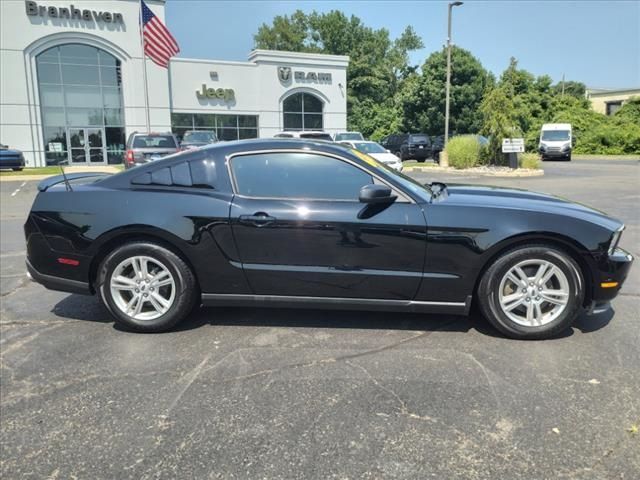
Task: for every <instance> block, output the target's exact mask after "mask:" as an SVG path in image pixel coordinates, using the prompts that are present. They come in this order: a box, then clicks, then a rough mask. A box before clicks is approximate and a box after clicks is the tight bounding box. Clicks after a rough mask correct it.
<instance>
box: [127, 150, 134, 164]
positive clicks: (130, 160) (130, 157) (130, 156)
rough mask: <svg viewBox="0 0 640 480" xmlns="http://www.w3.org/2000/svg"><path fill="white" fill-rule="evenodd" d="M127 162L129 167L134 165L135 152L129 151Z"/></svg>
mask: <svg viewBox="0 0 640 480" xmlns="http://www.w3.org/2000/svg"><path fill="white" fill-rule="evenodd" d="M126 160H127V163H128V164H129V165H133V162H134V160H133V150H127V155H126Z"/></svg>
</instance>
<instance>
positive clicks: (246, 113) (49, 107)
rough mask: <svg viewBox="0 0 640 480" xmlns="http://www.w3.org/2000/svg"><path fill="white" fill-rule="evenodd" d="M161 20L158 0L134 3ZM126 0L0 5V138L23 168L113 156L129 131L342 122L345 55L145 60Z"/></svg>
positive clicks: (265, 131) (247, 129)
mask: <svg viewBox="0 0 640 480" xmlns="http://www.w3.org/2000/svg"><path fill="white" fill-rule="evenodd" d="M146 3H147V5H148V6H149V8H151V9H152V10H153V12H154V14H155V15H156V16H158V18H160V19H161V20H162V21H163V22H164V21H165V14H164V1H159V0H155V1H154V0H146ZM139 8H140V4H139V1H138V0H100V1H95V0H66V1H65V0H63V1H61V0H41V1H40V0H39V1H23V0H3V1H1V2H0V67H1V68H0V143H3V144H6V145H9V146H10V147H11V148H17V149H19V150H22V151H23V152H24V155H25V158H26V160H27V165H28V166H32V167H33V166H44V165H49V164H55V163H57V162H59V161H65V160H68V161H69V162H70V163H71V164H75V165H80V164H85V165H86V164H94V165H101V164H107V163H121V162H122V159H123V156H124V153H125V144H126V138H127V136H128V135H129V134H130V133H132V132H134V131H146V130H147V111H148V117H149V123H150V130H151V131H155V132H166V131H172V130H173V131H174V133H176V134H177V135H178V136H181V135H182V133H184V131H185V130H191V129H207V130H215V131H216V133H217V135H218V138H220V139H221V140H236V139H244V138H255V137H263V138H264V137H271V136H273V135H274V134H275V133H277V132H279V131H282V130H302V129H304V130H324V131H327V132H336V131H340V130H345V129H346V123H347V112H346V110H347V108H346V86H347V84H346V70H347V66H348V61H349V59H348V57H344V56H334V55H319V54H302V53H292V52H278V51H268V50H256V51H253V52H251V54H250V55H249V59H248V61H247V62H227V61H214V60H196V59H183V58H175V59H173V60H172V61H171V63H170V66H169V69H165V68H162V67H159V66H157V65H156V64H154V63H153V62H152V61H151V60H150V59H147V60H146V73H147V91H148V103H147V101H146V95H145V82H144V68H143V55H142V47H141V42H140V26H139Z"/></svg>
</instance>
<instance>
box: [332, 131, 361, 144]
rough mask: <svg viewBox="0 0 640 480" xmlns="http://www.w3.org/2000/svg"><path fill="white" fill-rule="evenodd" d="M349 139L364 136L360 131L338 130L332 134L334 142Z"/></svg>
mask: <svg viewBox="0 0 640 480" xmlns="http://www.w3.org/2000/svg"><path fill="white" fill-rule="evenodd" d="M349 140H356V141H357V140H363V141H364V137H363V136H362V134H361V133H360V132H338V133H334V134H333V141H334V142H345V141H349Z"/></svg>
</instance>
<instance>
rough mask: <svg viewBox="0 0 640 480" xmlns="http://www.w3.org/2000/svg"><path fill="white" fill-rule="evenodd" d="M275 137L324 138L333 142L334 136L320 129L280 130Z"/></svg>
mask: <svg viewBox="0 0 640 480" xmlns="http://www.w3.org/2000/svg"><path fill="white" fill-rule="evenodd" d="M273 138H307V139H310V140H324V141H325V142H333V137H332V136H331V135H330V134H328V133H327V132H320V131H314V130H309V131H297V132H280V133H276V134H275V135H274V136H273Z"/></svg>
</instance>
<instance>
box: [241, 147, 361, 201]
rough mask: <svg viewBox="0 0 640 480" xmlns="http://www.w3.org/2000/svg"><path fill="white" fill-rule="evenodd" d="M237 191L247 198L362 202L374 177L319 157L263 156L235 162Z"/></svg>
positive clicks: (321, 156) (310, 154)
mask: <svg viewBox="0 0 640 480" xmlns="http://www.w3.org/2000/svg"><path fill="white" fill-rule="evenodd" d="M231 170H232V172H233V176H234V182H235V186H236V191H237V193H238V194H240V195H244V196H247V197H261V198H293V199H298V198H299V199H315V200H353V201H358V196H359V194H360V189H361V188H362V187H363V186H365V185H369V184H372V183H373V178H372V176H371V175H370V174H368V173H367V172H365V171H364V170H361V169H360V168H358V167H356V166H354V165H352V164H350V163H348V162H345V161H342V160H339V159H337V158H333V157H328V156H324V155H319V154H315V153H294V152H281V153H261V154H253V155H240V156H237V157H234V158H233V159H232V160H231Z"/></svg>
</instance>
